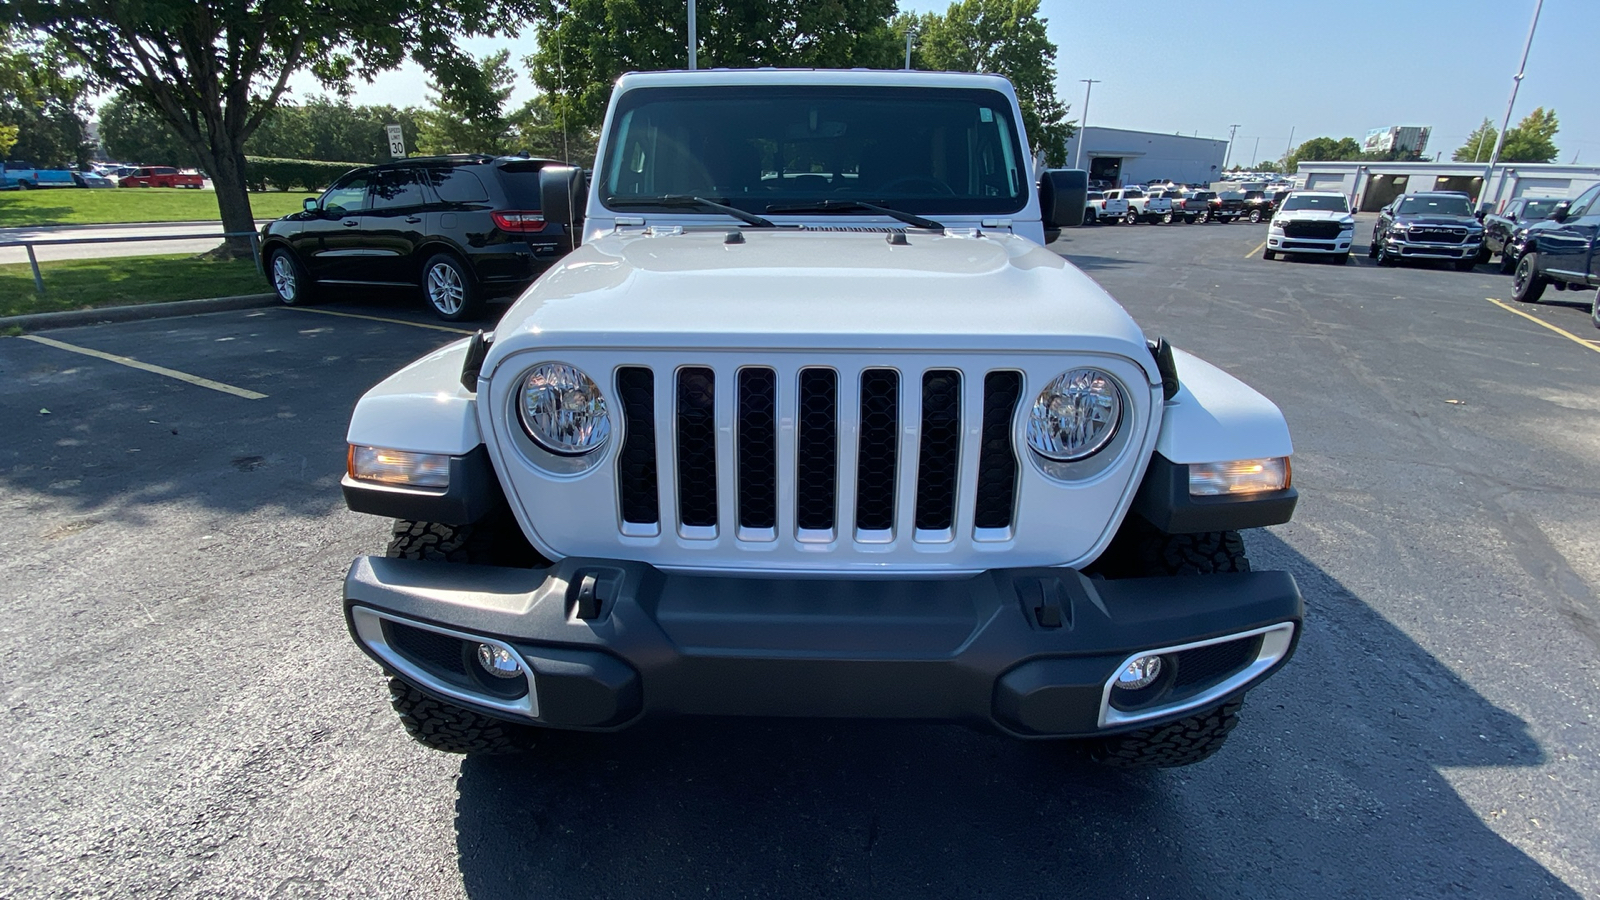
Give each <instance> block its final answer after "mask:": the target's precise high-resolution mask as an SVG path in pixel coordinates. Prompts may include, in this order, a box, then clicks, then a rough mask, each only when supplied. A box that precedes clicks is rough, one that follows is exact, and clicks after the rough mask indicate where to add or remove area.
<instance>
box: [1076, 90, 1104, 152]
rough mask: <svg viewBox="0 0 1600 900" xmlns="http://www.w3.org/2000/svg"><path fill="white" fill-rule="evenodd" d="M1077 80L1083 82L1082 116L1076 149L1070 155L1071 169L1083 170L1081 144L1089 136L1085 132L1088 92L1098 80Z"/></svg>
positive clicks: (1087, 124)
mask: <svg viewBox="0 0 1600 900" xmlns="http://www.w3.org/2000/svg"><path fill="white" fill-rule="evenodd" d="M1078 80H1079V81H1081V82H1083V116H1082V117H1081V120H1080V121H1079V122H1078V149H1077V151H1076V152H1074V153H1073V154H1072V167H1073V168H1074V169H1081V168H1083V142H1084V140H1085V139H1086V138H1088V136H1089V132H1088V131H1087V129H1088V127H1089V92H1090V91H1092V90H1094V86H1095V85H1097V84H1099V83H1100V79H1098V78H1079V79H1078Z"/></svg>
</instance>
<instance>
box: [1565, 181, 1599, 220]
mask: <svg viewBox="0 0 1600 900" xmlns="http://www.w3.org/2000/svg"><path fill="white" fill-rule="evenodd" d="M1596 197H1600V184H1597V185H1595V186H1594V187H1592V188H1589V189H1588V190H1587V191H1584V192H1583V195H1582V196H1580V197H1579V198H1578V199H1576V200H1574V201H1572V208H1571V209H1569V210H1567V218H1568V219H1576V218H1578V217H1579V216H1593V215H1600V209H1596V208H1595V203H1594V200H1595V198H1596Z"/></svg>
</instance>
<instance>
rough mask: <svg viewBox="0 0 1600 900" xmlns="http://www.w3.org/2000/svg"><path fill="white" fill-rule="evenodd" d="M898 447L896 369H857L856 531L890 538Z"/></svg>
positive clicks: (898, 381)
mask: <svg viewBox="0 0 1600 900" xmlns="http://www.w3.org/2000/svg"><path fill="white" fill-rule="evenodd" d="M899 449H900V373H899V372H896V371H895V370H894V369H866V370H864V371H862V373H861V432H860V445H859V447H858V451H857V454H856V457H857V459H856V532H857V536H858V537H859V538H862V539H866V537H868V536H867V535H863V534H862V533H863V532H878V533H880V534H873V535H870V537H874V538H879V539H882V540H888V539H892V536H893V535H892V532H893V530H894V496H895V490H894V489H895V471H896V468H897V465H896V464H897V463H898V461H899V460H898V457H899Z"/></svg>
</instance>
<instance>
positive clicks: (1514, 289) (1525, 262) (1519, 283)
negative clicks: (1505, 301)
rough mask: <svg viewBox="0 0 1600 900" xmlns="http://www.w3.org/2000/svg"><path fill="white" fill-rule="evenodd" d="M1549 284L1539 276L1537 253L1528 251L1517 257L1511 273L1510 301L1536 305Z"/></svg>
mask: <svg viewBox="0 0 1600 900" xmlns="http://www.w3.org/2000/svg"><path fill="white" fill-rule="evenodd" d="M1547 284H1549V282H1548V281H1546V280H1545V277H1544V276H1543V275H1540V274H1539V253H1538V251H1536V250H1529V251H1527V252H1526V253H1524V254H1522V255H1521V256H1519V257H1517V265H1516V268H1515V269H1513V270H1512V273H1511V299H1513V300H1515V301H1517V302H1518V303H1538V302H1539V298H1540V297H1543V296H1544V289H1545V285H1547Z"/></svg>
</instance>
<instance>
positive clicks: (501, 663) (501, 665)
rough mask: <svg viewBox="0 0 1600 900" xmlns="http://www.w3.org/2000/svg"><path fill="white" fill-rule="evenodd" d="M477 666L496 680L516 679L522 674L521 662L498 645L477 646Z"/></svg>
mask: <svg viewBox="0 0 1600 900" xmlns="http://www.w3.org/2000/svg"><path fill="white" fill-rule="evenodd" d="M478 665H480V666H483V670H484V671H485V672H488V673H489V674H490V675H493V676H494V677H496V678H516V677H517V676H519V675H521V674H522V660H520V659H517V656H516V654H515V653H512V652H511V651H510V650H509V649H507V648H505V647H502V646H500V645H499V644H479V645H478Z"/></svg>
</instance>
